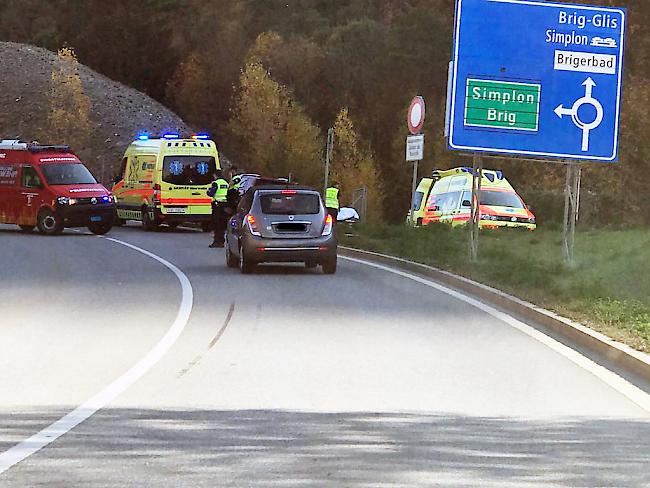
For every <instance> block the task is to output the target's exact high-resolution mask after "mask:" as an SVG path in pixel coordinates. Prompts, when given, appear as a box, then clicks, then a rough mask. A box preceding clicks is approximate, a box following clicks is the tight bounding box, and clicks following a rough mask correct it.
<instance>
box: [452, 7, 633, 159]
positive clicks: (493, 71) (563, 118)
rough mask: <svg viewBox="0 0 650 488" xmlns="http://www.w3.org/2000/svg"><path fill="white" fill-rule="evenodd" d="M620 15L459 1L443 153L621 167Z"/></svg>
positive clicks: (617, 11) (619, 12) (622, 13)
mask: <svg viewBox="0 0 650 488" xmlns="http://www.w3.org/2000/svg"><path fill="white" fill-rule="evenodd" d="M625 21H626V11H625V9H623V8H607V7H592V6H586V5H577V4H563V3H554V2H543V1H533V0H457V4H456V26H455V35H454V55H453V69H452V74H451V108H450V113H449V118H450V120H449V147H450V148H451V149H456V150H464V151H484V152H491V153H505V154H516V155H523V156H542V157H556V158H566V159H587V160H595V161H616V160H617V159H618V134H619V114H620V105H621V89H622V79H623V51H624V47H625Z"/></svg>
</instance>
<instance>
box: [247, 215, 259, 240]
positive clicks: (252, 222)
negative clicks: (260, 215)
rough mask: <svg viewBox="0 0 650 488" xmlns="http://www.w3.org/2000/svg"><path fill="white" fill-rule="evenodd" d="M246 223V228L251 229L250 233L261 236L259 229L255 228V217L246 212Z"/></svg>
mask: <svg viewBox="0 0 650 488" xmlns="http://www.w3.org/2000/svg"><path fill="white" fill-rule="evenodd" d="M246 223H247V224H248V230H250V231H251V234H253V235H254V236H261V235H262V234H260V231H259V229H258V228H257V222H256V221H255V217H253V216H252V215H250V214H248V215H247V216H246Z"/></svg>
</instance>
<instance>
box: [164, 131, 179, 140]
mask: <svg viewBox="0 0 650 488" xmlns="http://www.w3.org/2000/svg"><path fill="white" fill-rule="evenodd" d="M180 137H181V136H180V134H177V133H176V132H165V133H164V134H163V139H179V138H180Z"/></svg>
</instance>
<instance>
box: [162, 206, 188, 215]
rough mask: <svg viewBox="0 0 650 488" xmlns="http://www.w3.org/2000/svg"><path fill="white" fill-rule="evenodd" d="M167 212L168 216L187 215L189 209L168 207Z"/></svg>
mask: <svg viewBox="0 0 650 488" xmlns="http://www.w3.org/2000/svg"><path fill="white" fill-rule="evenodd" d="M165 210H166V211H167V213H168V214H170V213H185V211H186V210H187V209H185V208H182V207H166V208H165Z"/></svg>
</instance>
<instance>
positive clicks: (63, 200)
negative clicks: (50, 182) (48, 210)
mask: <svg viewBox="0 0 650 488" xmlns="http://www.w3.org/2000/svg"><path fill="white" fill-rule="evenodd" d="M56 203H58V204H59V205H68V204H69V203H70V199H69V198H68V197H59V198H57V199H56Z"/></svg>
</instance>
